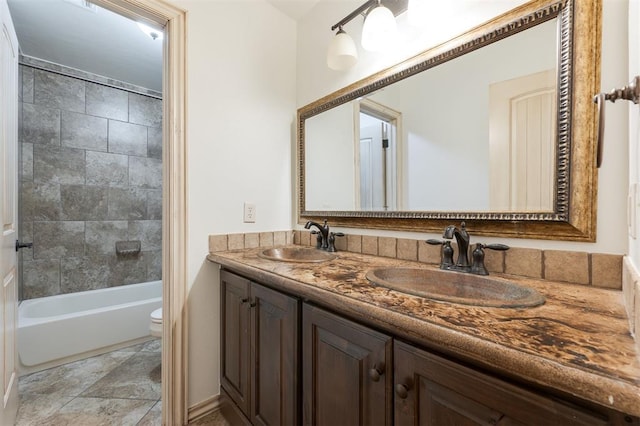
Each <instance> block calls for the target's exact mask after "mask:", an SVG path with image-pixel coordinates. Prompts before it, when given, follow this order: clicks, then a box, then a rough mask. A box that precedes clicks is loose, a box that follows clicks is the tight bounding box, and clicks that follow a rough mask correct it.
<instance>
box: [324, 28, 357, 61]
mask: <svg viewBox="0 0 640 426" xmlns="http://www.w3.org/2000/svg"><path fill="white" fill-rule="evenodd" d="M356 62H358V49H356V44H355V43H354V42H353V39H352V38H351V36H350V35H349V34H347V33H346V32H345V31H344V30H343V29H342V27H339V28H338V32H337V33H336V36H335V37H334V38H333V39H332V40H331V43H330V44H329V50H328V51H327V66H328V67H329V68H331V69H332V70H336V71H342V70H346V69H347V68H351V67H352V66H353V65H354V64H355V63H356Z"/></svg>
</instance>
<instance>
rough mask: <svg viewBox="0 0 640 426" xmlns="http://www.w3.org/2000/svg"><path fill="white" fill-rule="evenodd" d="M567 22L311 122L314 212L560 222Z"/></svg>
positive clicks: (308, 186)
mask: <svg viewBox="0 0 640 426" xmlns="http://www.w3.org/2000/svg"><path fill="white" fill-rule="evenodd" d="M558 21H559V20H558V19H557V18H556V19H552V20H549V21H547V22H544V23H542V24H540V25H536V26H533V27H531V28H528V29H527V30H525V31H522V32H519V33H516V34H514V35H512V36H510V37H507V38H504V39H503V40H500V41H498V42H496V43H493V44H490V45H488V46H485V47H483V48H482V49H477V50H474V51H471V52H469V53H466V54H465V55H462V56H459V57H458V58H456V59H453V60H451V61H448V62H445V63H443V64H441V65H439V66H437V67H433V68H430V69H428V70H426V71H423V72H421V73H419V74H416V75H414V76H411V77H409V78H407V79H404V80H401V81H398V82H395V83H394V84H392V85H389V86H387V87H385V88H383V89H380V90H377V91H375V92H373V93H371V94H369V95H367V96H365V97H364V98H361V99H355V100H353V101H351V102H350V103H345V104H342V105H339V106H337V107H335V108H332V109H329V110H327V111H324V112H322V113H320V114H317V115H315V116H312V117H310V118H308V119H307V120H306V122H305V127H306V128H305V174H306V176H305V196H306V199H305V202H306V208H307V210H312V211H313V210H324V211H353V210H355V211H442V212H448V211H455V212H553V207H554V201H555V199H554V194H555V185H556V176H555V161H556V143H557V131H556V116H557V113H556V99H557V87H556V85H557V83H556V82H557V62H558V52H557V46H558V40H557V37H558Z"/></svg>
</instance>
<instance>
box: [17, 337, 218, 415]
mask: <svg viewBox="0 0 640 426" xmlns="http://www.w3.org/2000/svg"><path fill="white" fill-rule="evenodd" d="M160 350H161V341H160V340H159V339H156V340H151V341H149V342H146V343H142V344H138V345H134V346H130V347H127V348H123V349H119V350H117V351H113V352H110V353H106V354H103V355H98V356H94V357H91V358H87V359H83V360H80V361H75V362H72V363H69V364H65V365H61V366H59V367H55V368H51V369H48V370H44V371H39V372H37V373H33V374H29V375H27V376H23V377H21V378H20V381H19V383H18V389H19V394H20V409H19V411H18V418H17V420H16V426H32V425H33V426H35V425H37V426H80V425H81V426H114V425H117V426H129V425H130V426H156V425H157V426H160V425H161V423H162V422H161V419H162V417H161V416H162V404H161V402H160V394H161V387H160V380H161V371H160V363H161V353H160ZM194 424H195V425H197V426H230V423H228V422H227V421H226V420H225V418H224V417H223V416H222V414H221V413H220V412H216V413H212V414H210V415H208V416H206V417H204V418H202V419H200V420H198V421H197V422H195V423H194Z"/></svg>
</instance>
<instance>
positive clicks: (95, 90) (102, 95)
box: [86, 83, 129, 121]
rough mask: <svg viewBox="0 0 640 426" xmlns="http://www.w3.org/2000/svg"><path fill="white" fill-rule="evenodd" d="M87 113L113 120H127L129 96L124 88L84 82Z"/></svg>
mask: <svg viewBox="0 0 640 426" xmlns="http://www.w3.org/2000/svg"><path fill="white" fill-rule="evenodd" d="M86 94H87V107H86V112H87V114H91V115H96V116H99V117H105V118H111V119H113V120H120V121H127V119H128V117H129V96H128V95H127V92H125V91H124V90H119V89H115V88H113V87H108V86H103V85H100V84H95V83H86Z"/></svg>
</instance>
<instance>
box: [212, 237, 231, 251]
mask: <svg viewBox="0 0 640 426" xmlns="http://www.w3.org/2000/svg"><path fill="white" fill-rule="evenodd" d="M225 250H227V236H226V235H209V252H210V253H213V252H215V251H225Z"/></svg>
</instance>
